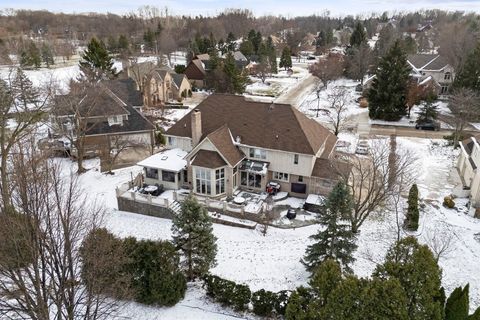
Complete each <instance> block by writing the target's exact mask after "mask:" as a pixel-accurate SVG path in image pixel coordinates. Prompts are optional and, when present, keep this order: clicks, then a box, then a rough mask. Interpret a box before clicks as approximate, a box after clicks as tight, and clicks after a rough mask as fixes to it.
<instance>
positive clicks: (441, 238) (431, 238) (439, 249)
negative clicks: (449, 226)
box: [425, 228, 456, 262]
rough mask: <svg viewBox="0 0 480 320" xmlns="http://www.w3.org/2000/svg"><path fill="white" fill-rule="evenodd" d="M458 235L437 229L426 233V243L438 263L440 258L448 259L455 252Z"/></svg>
mask: <svg viewBox="0 0 480 320" xmlns="http://www.w3.org/2000/svg"><path fill="white" fill-rule="evenodd" d="M455 237H456V234H455V233H454V232H453V231H450V230H448V231H447V230H444V229H440V228H435V229H433V230H427V231H426V233H425V241H426V243H427V245H428V247H429V248H430V250H432V252H433V254H434V255H435V259H437V262H438V261H439V260H440V258H445V257H447V256H448V255H449V254H450V253H452V252H453V250H454V246H455Z"/></svg>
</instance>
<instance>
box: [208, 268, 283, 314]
mask: <svg viewBox="0 0 480 320" xmlns="http://www.w3.org/2000/svg"><path fill="white" fill-rule="evenodd" d="M203 280H204V288H205V289H206V291H207V295H208V296H209V297H210V298H212V299H213V300H215V301H217V302H219V303H221V304H222V305H224V306H229V307H231V308H233V309H234V310H236V311H247V310H249V306H250V304H251V306H252V311H253V313H255V314H256V315H259V316H263V317H266V316H270V315H272V314H274V313H275V314H278V315H285V309H286V307H287V304H288V299H289V296H290V292H289V291H287V290H284V291H280V292H272V291H267V290H264V289H261V290H258V291H256V292H253V293H252V291H251V290H250V288H249V287H248V286H247V285H244V284H237V283H235V282H233V281H230V280H226V279H222V278H220V277H218V276H214V275H210V274H209V275H206V276H205V277H204V279H203Z"/></svg>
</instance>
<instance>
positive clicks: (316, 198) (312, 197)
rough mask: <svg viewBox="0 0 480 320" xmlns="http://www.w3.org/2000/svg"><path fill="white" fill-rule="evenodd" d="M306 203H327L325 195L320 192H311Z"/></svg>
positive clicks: (318, 204)
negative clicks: (319, 193)
mask: <svg viewBox="0 0 480 320" xmlns="http://www.w3.org/2000/svg"><path fill="white" fill-rule="evenodd" d="M305 203H308V204H313V205H317V206H321V205H323V204H324V203H325V197H322V196H320V195H318V194H309V195H308V197H307V200H305Z"/></svg>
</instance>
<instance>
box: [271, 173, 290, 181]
mask: <svg viewBox="0 0 480 320" xmlns="http://www.w3.org/2000/svg"><path fill="white" fill-rule="evenodd" d="M273 179H274V180H280V181H286V182H288V173H283V172H274V173H273Z"/></svg>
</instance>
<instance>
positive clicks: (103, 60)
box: [80, 38, 116, 81]
mask: <svg viewBox="0 0 480 320" xmlns="http://www.w3.org/2000/svg"><path fill="white" fill-rule="evenodd" d="M80 70H81V71H82V74H83V76H84V77H86V78H87V79H89V80H91V81H96V80H99V79H103V78H109V79H110V78H114V77H115V76H116V72H115V69H114V68H113V59H112V57H111V56H110V54H109V53H108V51H107V48H106V47H105V44H104V43H103V42H102V41H101V40H97V39H96V38H92V40H90V42H89V43H88V46H87V49H86V50H85V52H84V53H83V55H82V58H81V60H80Z"/></svg>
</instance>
